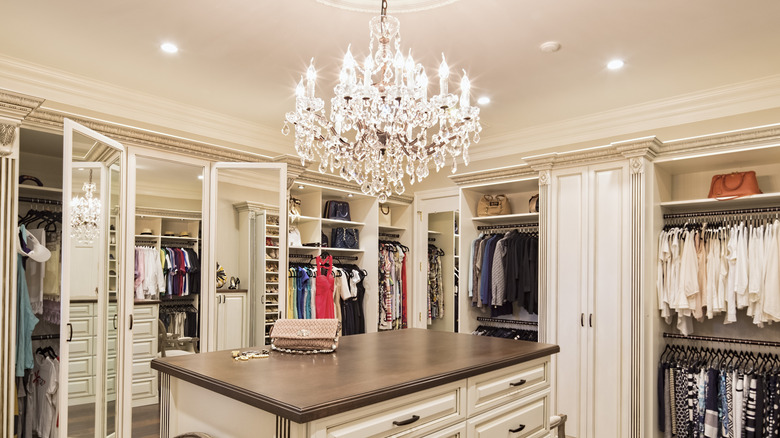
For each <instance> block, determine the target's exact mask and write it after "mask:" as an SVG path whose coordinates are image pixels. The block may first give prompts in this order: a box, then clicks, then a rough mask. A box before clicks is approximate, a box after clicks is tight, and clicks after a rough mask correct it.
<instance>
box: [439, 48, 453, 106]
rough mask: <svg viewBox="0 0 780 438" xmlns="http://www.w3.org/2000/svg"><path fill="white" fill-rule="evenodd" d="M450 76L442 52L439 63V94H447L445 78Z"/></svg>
mask: <svg viewBox="0 0 780 438" xmlns="http://www.w3.org/2000/svg"><path fill="white" fill-rule="evenodd" d="M449 77H450V68H449V67H448V66H447V61H446V60H445V59H444V53H442V54H441V64H440V65H439V94H441V95H442V96H444V95H445V94H447V78H449Z"/></svg>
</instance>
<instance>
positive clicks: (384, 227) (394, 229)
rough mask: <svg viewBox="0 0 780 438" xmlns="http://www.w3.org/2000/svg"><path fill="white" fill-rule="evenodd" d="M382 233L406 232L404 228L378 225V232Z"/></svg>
mask: <svg viewBox="0 0 780 438" xmlns="http://www.w3.org/2000/svg"><path fill="white" fill-rule="evenodd" d="M383 231H406V228H404V227H388V226H386V225H380V226H379V232H380V233H381V232H383Z"/></svg>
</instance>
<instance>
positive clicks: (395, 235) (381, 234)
mask: <svg viewBox="0 0 780 438" xmlns="http://www.w3.org/2000/svg"><path fill="white" fill-rule="evenodd" d="M379 235H380V236H383V237H394V238H396V239H398V238H400V237H401V235H400V234H393V233H379Z"/></svg>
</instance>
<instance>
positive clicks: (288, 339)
mask: <svg viewBox="0 0 780 438" xmlns="http://www.w3.org/2000/svg"><path fill="white" fill-rule="evenodd" d="M340 330H341V323H340V322H339V320H338V319H279V320H277V321H276V322H275V323H274V325H273V327H271V333H270V336H271V349H273V350H276V351H282V352H285V353H297V354H313V353H333V352H334V351H336V348H338V346H339V331H340Z"/></svg>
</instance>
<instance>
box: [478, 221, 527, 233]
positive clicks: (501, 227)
mask: <svg viewBox="0 0 780 438" xmlns="http://www.w3.org/2000/svg"><path fill="white" fill-rule="evenodd" d="M534 227H536V228H538V227H539V223H538V222H534V223H528V224H503V225H498V224H497V225H480V226H478V227H477V230H479V231H485V230H506V229H510V228H534Z"/></svg>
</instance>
